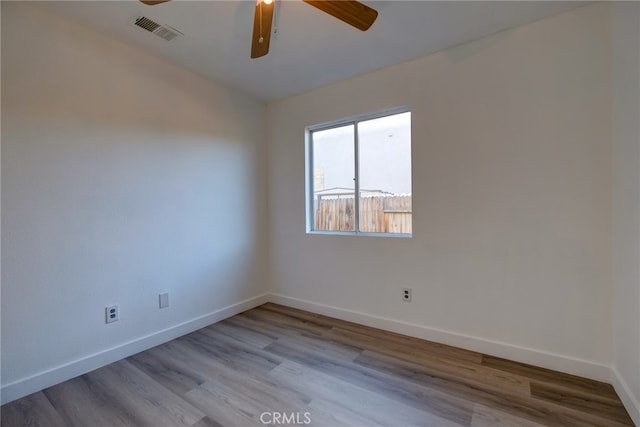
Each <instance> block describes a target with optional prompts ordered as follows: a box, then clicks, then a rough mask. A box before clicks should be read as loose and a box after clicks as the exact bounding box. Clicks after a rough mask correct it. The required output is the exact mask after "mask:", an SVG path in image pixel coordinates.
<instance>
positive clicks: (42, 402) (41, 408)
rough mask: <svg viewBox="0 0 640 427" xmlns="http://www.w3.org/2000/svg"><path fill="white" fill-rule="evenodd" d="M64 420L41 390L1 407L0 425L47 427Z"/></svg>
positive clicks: (59, 423) (61, 422)
mask: <svg viewBox="0 0 640 427" xmlns="http://www.w3.org/2000/svg"><path fill="white" fill-rule="evenodd" d="M63 424H64V420H63V419H62V417H61V416H60V414H59V413H58V412H57V411H56V409H55V408H54V407H53V405H51V402H49V400H48V399H47V397H46V396H45V395H44V393H42V392H38V393H34V394H31V395H29V396H26V397H24V398H22V399H20V400H16V401H13V402H11V403H8V404H6V405H4V406H3V407H2V411H1V412H0V425H3V426H19V425H23V426H33V427H47V426H55V425H60V426H61V425H63Z"/></svg>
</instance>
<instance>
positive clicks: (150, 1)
mask: <svg viewBox="0 0 640 427" xmlns="http://www.w3.org/2000/svg"><path fill="white" fill-rule="evenodd" d="M168 1H170V0H140V2H142V3H144V4H146V5H147V6H155V5H157V4H160V3H166V2H168Z"/></svg>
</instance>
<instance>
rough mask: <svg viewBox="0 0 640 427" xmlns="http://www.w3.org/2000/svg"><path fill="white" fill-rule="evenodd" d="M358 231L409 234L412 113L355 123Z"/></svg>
mask: <svg viewBox="0 0 640 427" xmlns="http://www.w3.org/2000/svg"><path fill="white" fill-rule="evenodd" d="M358 142H359V144H358V155H359V163H358V169H359V171H358V172H359V174H360V181H359V182H360V200H359V202H360V231H363V232H370V233H407V234H411V215H412V211H411V113H410V112H407V113H402V114H395V115H392V116H387V117H380V118H377V119H372V120H367V121H362V122H360V123H358Z"/></svg>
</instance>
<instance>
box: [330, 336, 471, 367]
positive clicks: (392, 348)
mask: <svg viewBox="0 0 640 427" xmlns="http://www.w3.org/2000/svg"><path fill="white" fill-rule="evenodd" d="M367 332H368V333H361V332H357V331H354V330H347V329H342V328H339V327H334V328H331V330H330V331H328V332H326V333H325V334H324V336H325V337H326V338H329V339H332V340H334V341H337V342H342V343H351V345H356V346H358V347H361V348H363V349H369V350H375V351H381V352H385V353H386V354H389V355H391V356H393V357H398V358H402V359H405V360H409V361H411V360H414V359H416V358H422V357H440V358H442V359H447V360H451V361H455V360H459V361H461V362H465V363H472V364H476V365H479V364H480V361H481V360H482V355H480V354H478V353H473V352H469V351H466V350H460V351H456V350H455V349H453V348H452V347H449V346H442V345H431V343H429V344H424V343H423V344H422V345H415V344H414V343H412V342H410V341H409V342H407V341H405V340H403V339H399V338H397V337H395V338H394V339H393V340H390V339H388V338H387V337H386V336H376V335H374V334H373V332H372V331H367Z"/></svg>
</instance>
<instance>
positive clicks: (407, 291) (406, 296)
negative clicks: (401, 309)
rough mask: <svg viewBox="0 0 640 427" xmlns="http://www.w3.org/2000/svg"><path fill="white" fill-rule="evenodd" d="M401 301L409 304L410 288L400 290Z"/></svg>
mask: <svg viewBox="0 0 640 427" xmlns="http://www.w3.org/2000/svg"><path fill="white" fill-rule="evenodd" d="M402 301H404V302H411V288H402Z"/></svg>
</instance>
